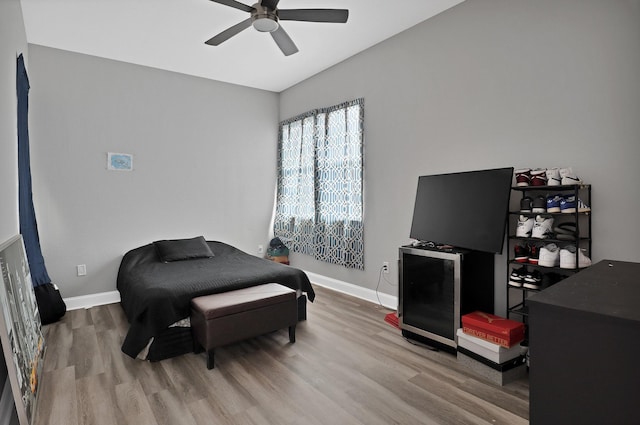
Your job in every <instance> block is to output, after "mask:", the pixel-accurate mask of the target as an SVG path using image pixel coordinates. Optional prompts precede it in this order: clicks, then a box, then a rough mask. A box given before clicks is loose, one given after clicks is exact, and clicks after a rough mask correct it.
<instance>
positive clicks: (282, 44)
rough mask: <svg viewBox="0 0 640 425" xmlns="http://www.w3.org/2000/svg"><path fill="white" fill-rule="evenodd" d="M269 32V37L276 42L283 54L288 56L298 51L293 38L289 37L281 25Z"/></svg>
mask: <svg viewBox="0 0 640 425" xmlns="http://www.w3.org/2000/svg"><path fill="white" fill-rule="evenodd" d="M270 34H271V37H273V41H275V42H276V44H277V45H278V47H279V48H280V50H282V53H284V55H285V56H290V55H292V54H294V53H297V52H298V48H297V47H296V45H295V43H294V42H293V40H291V37H289V34H287V32H286V31H285V30H284V29H283V28H282V26H279V27H278V29H277V30H275V31H273V32H272V33H270Z"/></svg>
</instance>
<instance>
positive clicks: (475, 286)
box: [398, 246, 494, 352]
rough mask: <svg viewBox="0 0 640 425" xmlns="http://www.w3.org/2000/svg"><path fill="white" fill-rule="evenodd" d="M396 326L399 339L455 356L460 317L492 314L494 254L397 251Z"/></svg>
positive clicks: (410, 248) (415, 249)
mask: <svg viewBox="0 0 640 425" xmlns="http://www.w3.org/2000/svg"><path fill="white" fill-rule="evenodd" d="M399 256H400V285H399V306H398V324H399V326H400V329H401V330H402V335H403V336H405V337H406V338H409V339H413V340H416V341H418V342H421V343H423V344H426V345H429V346H432V347H434V348H436V349H442V350H446V351H450V352H455V350H456V348H457V340H456V331H457V330H458V328H460V326H461V316H462V315H464V314H467V313H471V312H472V311H476V310H480V311H484V312H487V313H493V305H494V304H493V294H494V254H491V253H486V252H480V251H471V250H463V249H456V248H453V249H447V250H440V249H438V248H431V247H425V246H420V247H415V246H403V247H400V252H399Z"/></svg>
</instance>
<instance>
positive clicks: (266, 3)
mask: <svg viewBox="0 0 640 425" xmlns="http://www.w3.org/2000/svg"><path fill="white" fill-rule="evenodd" d="M278 3H280V0H262V1H261V2H260V4H261V5H262V6H263V7H267V8H269V9H271V10H276V8H277V7H278Z"/></svg>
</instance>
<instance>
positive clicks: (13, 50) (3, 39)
mask: <svg viewBox="0 0 640 425" xmlns="http://www.w3.org/2000/svg"><path fill="white" fill-rule="evenodd" d="M20 53H23V54H24V56H25V62H26V61H27V60H28V55H27V38H26V34H25V31H24V24H23V22H22V9H21V8H20V1H19V0H2V1H0V199H1V201H0V243H2V242H4V241H6V240H7V239H9V238H10V237H12V236H14V235H17V234H18V232H19V225H18V162H17V161H18V134H17V96H16V58H17V57H18V55H19V54H20Z"/></svg>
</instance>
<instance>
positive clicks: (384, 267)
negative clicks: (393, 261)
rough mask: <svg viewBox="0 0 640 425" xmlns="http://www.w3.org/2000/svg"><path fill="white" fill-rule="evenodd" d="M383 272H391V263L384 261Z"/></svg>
mask: <svg viewBox="0 0 640 425" xmlns="http://www.w3.org/2000/svg"><path fill="white" fill-rule="evenodd" d="M382 273H389V263H388V262H387V261H385V262H383V263H382Z"/></svg>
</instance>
